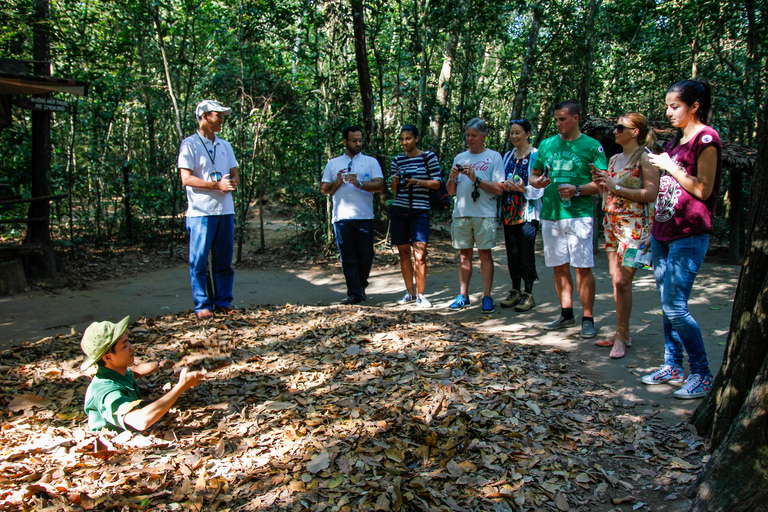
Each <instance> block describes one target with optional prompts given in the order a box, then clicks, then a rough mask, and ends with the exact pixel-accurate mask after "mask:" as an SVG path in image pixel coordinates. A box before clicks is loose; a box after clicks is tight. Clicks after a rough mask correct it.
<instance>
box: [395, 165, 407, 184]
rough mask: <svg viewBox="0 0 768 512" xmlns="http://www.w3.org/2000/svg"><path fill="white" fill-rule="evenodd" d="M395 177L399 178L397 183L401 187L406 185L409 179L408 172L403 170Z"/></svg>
mask: <svg viewBox="0 0 768 512" xmlns="http://www.w3.org/2000/svg"><path fill="white" fill-rule="evenodd" d="M395 176H397V182H398V183H399V184H400V185H405V181H406V180H407V179H408V173H407V172H405V171H404V170H402V169H401V170H399V171H397V174H396V175H395Z"/></svg>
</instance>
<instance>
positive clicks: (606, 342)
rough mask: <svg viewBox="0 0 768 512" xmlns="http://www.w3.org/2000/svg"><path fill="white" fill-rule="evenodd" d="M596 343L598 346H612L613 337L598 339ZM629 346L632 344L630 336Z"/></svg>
mask: <svg viewBox="0 0 768 512" xmlns="http://www.w3.org/2000/svg"><path fill="white" fill-rule="evenodd" d="M595 345H597V346H598V347H612V346H613V340H611V339H608V340H597V341H596V342H595ZM627 346H628V347H631V346H632V338H629V340H627Z"/></svg>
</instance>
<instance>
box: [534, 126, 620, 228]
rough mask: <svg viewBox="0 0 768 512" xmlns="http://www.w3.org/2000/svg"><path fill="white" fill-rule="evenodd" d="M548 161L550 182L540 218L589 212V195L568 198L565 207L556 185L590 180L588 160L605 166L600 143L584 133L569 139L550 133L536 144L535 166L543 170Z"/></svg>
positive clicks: (584, 182) (590, 206)
mask: <svg viewBox="0 0 768 512" xmlns="http://www.w3.org/2000/svg"><path fill="white" fill-rule="evenodd" d="M547 164H549V179H551V180H552V183H551V184H549V185H548V186H547V188H546V189H545V190H544V197H543V198H542V208H541V218H542V219H545V220H561V219H576V218H580V217H591V216H592V196H579V197H573V198H571V206H569V207H567V208H566V207H565V206H564V205H563V201H562V199H561V198H560V193H559V192H558V191H557V187H558V186H560V185H562V184H565V183H568V184H571V185H582V186H583V185H586V184H587V183H590V182H591V181H592V173H591V171H590V168H589V164H595V166H596V167H597V168H598V169H607V168H608V163H607V161H606V159H605V151H603V147H602V146H601V145H600V143H599V142H597V141H596V140H595V139H593V138H592V137H590V136H588V135H584V134H583V133H582V134H581V135H580V136H579V137H578V138H577V139H576V140H571V141H566V140H563V139H562V137H560V135H555V136H554V137H550V138H548V139H547V140H545V141H544V142H542V143H541V146H539V151H538V153H536V161H535V162H534V164H533V168H534V169H538V170H540V171H543V170H544V167H545V165H547Z"/></svg>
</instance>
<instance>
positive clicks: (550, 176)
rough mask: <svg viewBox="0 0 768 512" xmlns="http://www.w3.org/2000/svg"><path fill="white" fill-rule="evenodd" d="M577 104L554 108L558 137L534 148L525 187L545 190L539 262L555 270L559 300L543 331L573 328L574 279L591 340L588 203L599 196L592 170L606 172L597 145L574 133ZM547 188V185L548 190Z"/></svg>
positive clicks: (592, 279) (583, 327) (592, 297)
mask: <svg viewBox="0 0 768 512" xmlns="http://www.w3.org/2000/svg"><path fill="white" fill-rule="evenodd" d="M579 116H580V109H579V104H578V103H576V102H575V101H571V100H567V101H563V102H560V103H558V104H557V105H556V106H555V124H556V125H557V131H558V132H559V134H558V135H555V136H554V137H550V138H548V139H547V140H545V141H544V142H542V143H541V145H540V146H539V151H538V153H537V154H536V161H535V162H534V164H533V171H532V173H531V178H530V184H531V185H532V186H534V187H536V188H544V187H547V188H546V190H545V191H544V197H543V200H542V209H541V234H542V238H543V240H544V261H545V263H546V265H547V266H548V267H554V271H555V288H556V289H557V295H558V298H559V299H560V316H559V317H558V318H557V319H556V320H554V321H552V322H550V323H548V324H546V325H544V328H545V329H548V330H554V329H562V328H564V327H569V326H571V325H575V323H576V321H575V320H574V316H573V297H572V296H573V279H572V277H571V267H574V268H575V269H576V287H577V290H578V293H579V298H580V299H581V306H582V308H583V310H584V314H583V316H582V320H581V337H582V338H592V337H594V336H595V334H596V331H595V321H594V318H593V316H592V307H593V305H594V303H595V276H594V274H593V273H592V267H593V266H594V265H595V262H594V259H595V258H594V253H593V250H592V233H593V229H594V227H593V219H592V198H591V197H589V196H591V195H593V194H596V193H598V188H597V185H595V184H594V183H593V182H592V173H591V166H595V167H597V168H598V169H606V168H607V167H608V166H607V162H606V159H605V152H604V151H603V148H602V146H600V143H599V142H597V141H596V140H595V139H593V138H592V137H589V136H587V135H584V134H583V133H581V131H580V130H579ZM550 184H552V186H548V185H550Z"/></svg>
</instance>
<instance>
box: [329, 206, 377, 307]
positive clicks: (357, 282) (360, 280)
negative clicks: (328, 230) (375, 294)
mask: <svg viewBox="0 0 768 512" xmlns="http://www.w3.org/2000/svg"><path fill="white" fill-rule="evenodd" d="M333 233H334V234H335V235H336V245H337V246H338V248H339V256H341V268H342V270H343V271H344V280H345V281H346V282H347V296H349V297H357V298H358V299H362V298H363V296H364V295H365V288H366V287H367V286H368V276H369V275H370V274H371V266H373V219H346V220H340V221H338V222H334V223H333Z"/></svg>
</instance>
